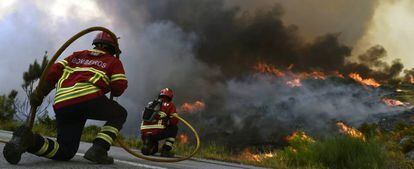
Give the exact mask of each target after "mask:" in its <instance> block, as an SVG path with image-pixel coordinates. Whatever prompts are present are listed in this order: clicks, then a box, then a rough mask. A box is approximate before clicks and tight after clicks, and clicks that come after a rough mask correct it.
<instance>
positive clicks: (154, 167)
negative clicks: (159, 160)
mask: <svg viewBox="0 0 414 169" xmlns="http://www.w3.org/2000/svg"><path fill="white" fill-rule="evenodd" d="M76 155H77V156H82V157H83V156H84V155H85V154H82V153H76ZM114 161H115V162H117V163H123V164H127V165H132V166H135V167H144V168H149V169H167V168H163V167H157V166H150V165H146V164H141V163H135V162H130V161H124V160H118V159H114Z"/></svg>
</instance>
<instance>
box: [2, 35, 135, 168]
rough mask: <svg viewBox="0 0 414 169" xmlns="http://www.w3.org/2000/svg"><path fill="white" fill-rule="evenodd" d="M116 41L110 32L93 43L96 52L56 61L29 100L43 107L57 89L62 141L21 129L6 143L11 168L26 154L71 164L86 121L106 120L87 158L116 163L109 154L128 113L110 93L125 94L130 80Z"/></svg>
mask: <svg viewBox="0 0 414 169" xmlns="http://www.w3.org/2000/svg"><path fill="white" fill-rule="evenodd" d="M116 43H117V42H116V41H114V40H113V39H112V38H111V36H110V35H109V34H108V33H106V32H100V33H98V34H97V36H96V38H95V39H94V40H93V43H92V44H93V45H94V48H93V49H91V50H84V51H78V52H74V53H73V54H72V55H70V56H69V57H67V58H65V59H64V60H61V61H59V62H57V63H55V64H54V65H53V66H52V67H51V69H50V71H49V72H48V73H47V78H46V81H47V83H46V84H45V86H44V87H43V88H42V90H41V91H37V92H36V93H34V94H32V95H31V97H30V100H31V104H32V106H39V105H40V104H41V103H42V100H43V98H44V97H45V96H47V95H48V93H49V92H50V91H51V90H53V89H54V88H56V89H57V90H56V95H55V99H54V105H53V108H54V111H55V114H56V123H57V124H56V126H57V141H55V140H53V139H50V138H46V137H43V136H41V135H39V134H33V133H32V131H31V129H30V128H29V127H27V126H25V125H23V126H21V127H19V128H18V129H17V130H16V131H15V132H14V133H13V138H12V139H11V140H10V142H9V143H7V144H6V146H5V147H4V150H3V155H4V157H5V158H6V160H7V161H8V162H9V163H11V164H17V163H18V162H19V161H20V158H21V155H22V154H23V153H24V152H29V153H32V154H35V155H37V156H42V157H46V158H50V159H53V160H59V161H67V160H70V159H72V158H73V157H74V156H75V154H76V152H77V151H78V147H79V142H80V138H81V134H82V130H83V128H84V125H85V122H86V120H87V119H94V120H101V121H106V123H105V125H104V126H103V127H102V129H101V131H100V132H99V133H98V135H97V137H96V138H95V140H94V141H93V146H92V147H91V148H89V150H88V151H87V152H86V153H85V156H84V158H85V159H87V160H90V161H92V162H95V163H99V164H112V163H113V161H114V160H113V158H112V157H108V154H107V152H108V150H109V149H110V146H111V145H112V143H113V142H114V140H115V139H116V137H117V135H118V132H119V131H120V130H121V128H122V126H123V124H124V123H125V121H126V118H127V111H126V110H125V109H124V108H123V107H122V106H121V105H119V104H118V103H117V102H115V101H112V100H110V99H108V98H107V97H106V96H105V94H106V93H108V92H111V93H112V95H113V96H115V97H117V96H120V95H122V93H123V92H124V90H125V89H126V88H127V79H126V77H125V71H124V68H123V66H122V63H121V61H120V60H119V59H118V58H116V57H114V55H115V54H117V53H120V50H119V48H118V47H117V46H118V45H117V44H116Z"/></svg>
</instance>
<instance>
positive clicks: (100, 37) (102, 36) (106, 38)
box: [92, 31, 120, 52]
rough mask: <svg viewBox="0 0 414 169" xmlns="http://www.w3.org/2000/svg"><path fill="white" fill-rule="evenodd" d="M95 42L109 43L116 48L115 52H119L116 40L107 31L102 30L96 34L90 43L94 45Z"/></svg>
mask: <svg viewBox="0 0 414 169" xmlns="http://www.w3.org/2000/svg"><path fill="white" fill-rule="evenodd" d="M97 43H103V44H107V45H110V46H112V47H113V48H114V49H115V50H116V52H120V50H119V48H118V45H117V44H118V42H117V41H116V40H115V39H113V38H112V36H111V35H110V34H109V33H107V32H103V31H102V32H99V33H98V34H97V35H96V37H95V39H94V40H93V42H92V45H95V44H97Z"/></svg>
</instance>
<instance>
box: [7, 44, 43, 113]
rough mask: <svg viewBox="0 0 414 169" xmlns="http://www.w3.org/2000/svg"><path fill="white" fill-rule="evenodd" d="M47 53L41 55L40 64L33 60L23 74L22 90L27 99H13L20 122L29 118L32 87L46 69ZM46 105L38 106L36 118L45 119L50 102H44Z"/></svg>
mask: <svg viewBox="0 0 414 169" xmlns="http://www.w3.org/2000/svg"><path fill="white" fill-rule="evenodd" d="M47 57H48V56H47V51H45V54H44V55H43V59H42V62H41V64H39V63H38V62H37V60H35V61H34V62H33V63H32V64H30V65H29V68H28V70H27V71H26V72H24V73H23V84H22V88H23V91H24V92H25V94H26V96H27V97H24V99H22V100H18V99H15V102H14V103H15V104H14V105H15V110H16V112H17V116H16V117H17V118H18V119H19V120H21V121H24V120H26V119H27V118H28V117H29V115H30V114H29V113H30V100H29V97H30V95H31V94H32V93H33V90H34V88H33V87H34V85H35V84H36V83H37V82H38V80H39V78H40V76H41V75H42V73H43V70H44V69H45V68H46V66H47V64H48V62H49V59H48V58H47ZM46 103H47V104H46V105H43V106H40V107H39V109H38V111H37V112H36V115H37V117H45V113H46V114H47V111H46V109H47V107H48V106H49V104H50V100H48V101H47V102H46Z"/></svg>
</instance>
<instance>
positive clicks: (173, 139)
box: [167, 137, 175, 142]
mask: <svg viewBox="0 0 414 169" xmlns="http://www.w3.org/2000/svg"><path fill="white" fill-rule="evenodd" d="M167 141H171V142H175V138H172V137H169V138H167Z"/></svg>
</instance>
